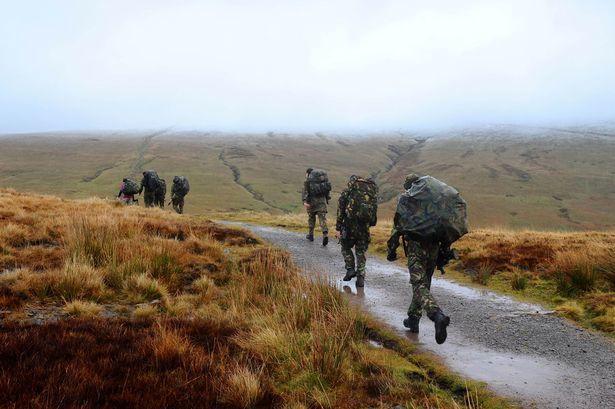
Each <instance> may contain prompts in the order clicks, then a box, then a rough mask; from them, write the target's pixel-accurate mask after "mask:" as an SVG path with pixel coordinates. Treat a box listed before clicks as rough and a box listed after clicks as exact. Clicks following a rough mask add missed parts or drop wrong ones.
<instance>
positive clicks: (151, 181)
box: [143, 170, 160, 191]
mask: <svg viewBox="0 0 615 409" xmlns="http://www.w3.org/2000/svg"><path fill="white" fill-rule="evenodd" d="M143 179H144V180H145V184H144V186H145V188H146V189H147V190H151V191H155V190H156V189H158V188H159V187H160V177H159V176H158V173H156V171H155V170H148V171H146V172H145V173H144V174H143Z"/></svg>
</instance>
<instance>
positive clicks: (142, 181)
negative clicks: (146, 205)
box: [139, 178, 145, 194]
mask: <svg viewBox="0 0 615 409" xmlns="http://www.w3.org/2000/svg"><path fill="white" fill-rule="evenodd" d="M144 186H145V178H143V179H141V184H140V185H139V194H141V193H142V192H143V187H144Z"/></svg>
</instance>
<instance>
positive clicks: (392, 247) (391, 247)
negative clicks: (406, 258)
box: [387, 213, 401, 261]
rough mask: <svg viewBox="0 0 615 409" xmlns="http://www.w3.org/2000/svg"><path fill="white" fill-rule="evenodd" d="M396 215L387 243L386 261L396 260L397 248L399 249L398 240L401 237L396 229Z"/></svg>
mask: <svg viewBox="0 0 615 409" xmlns="http://www.w3.org/2000/svg"><path fill="white" fill-rule="evenodd" d="M397 217H398V215H397V213H396V214H395V218H394V219H393V229H391V236H390V237H389V240H388V241H387V248H388V254H387V260H389V261H394V260H396V259H397V247H399V238H400V237H401V232H400V231H399V230H398V229H397Z"/></svg>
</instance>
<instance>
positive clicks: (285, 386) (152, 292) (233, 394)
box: [0, 190, 509, 408]
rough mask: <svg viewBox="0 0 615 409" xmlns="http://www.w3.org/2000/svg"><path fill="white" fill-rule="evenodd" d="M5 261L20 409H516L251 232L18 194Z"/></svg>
mask: <svg viewBox="0 0 615 409" xmlns="http://www.w3.org/2000/svg"><path fill="white" fill-rule="evenodd" d="M0 246H1V247H0V254H1V257H0V263H1V264H0V271H1V272H0V310H2V317H3V320H2V321H1V323H0V396H2V397H3V403H4V405H6V406H8V407H60V406H61V407H134V406H143V407H152V408H157V407H185V408H192V407H194V408H196V407H199V408H203V407H204V408H209V407H211V408H214V407H228V408H250V407H287V408H308V407H335V408H338V407H339V408H352V407H394V406H395V405H400V404H401V405H403V406H405V407H409V408H418V407H421V408H459V407H470V408H477V407H483V408H497V407H508V406H509V404H508V403H506V402H505V401H503V400H501V399H499V398H497V397H495V396H493V395H492V394H491V393H490V392H488V391H487V390H486V388H485V387H484V386H483V385H480V384H476V383H472V382H468V381H465V380H464V379H462V378H460V377H458V376H455V375H453V374H451V373H450V372H449V371H448V370H447V369H446V368H444V367H442V366H440V365H439V364H438V363H437V362H435V361H434V360H433V359H431V358H430V357H428V356H426V355H422V354H420V353H417V352H416V351H415V350H414V347H413V346H412V345H411V344H410V343H408V342H407V341H404V340H401V339H400V338H398V337H396V336H394V335H391V334H389V333H387V332H386V330H384V329H383V328H381V326H380V325H379V324H378V323H377V322H375V321H373V320H371V319H370V318H369V317H367V316H365V315H363V314H362V313H361V312H359V311H358V310H357V309H356V308H354V307H353V306H351V305H350V304H349V303H348V301H347V300H346V298H345V297H343V296H342V295H341V294H340V293H339V292H338V291H337V290H336V289H335V288H333V287H331V286H330V285H328V283H325V282H320V283H319V282H316V283H313V282H308V281H307V280H305V279H303V278H302V277H301V276H300V275H299V274H298V270H297V268H296V266H294V265H293V264H292V262H291V261H290V257H288V255H287V254H286V253H284V252H282V251H279V250H276V249H271V248H269V247H267V246H265V245H263V244H262V243H260V242H259V241H258V240H257V239H255V238H254V237H252V236H251V235H250V234H248V233H247V232H245V231H242V230H237V229H229V228H226V227H222V226H219V225H217V224H215V223H211V222H209V221H205V220H201V219H197V218H190V217H182V216H178V215H173V214H170V213H168V212H162V211H160V210H149V211H148V210H145V209H141V208H133V207H122V206H118V205H116V204H113V203H109V202H105V201H102V200H87V201H64V200H60V199H57V198H54V197H49V196H33V195H25V194H18V193H16V192H14V191H7V190H5V191H0ZM370 340H372V341H373V340H376V341H378V342H380V344H381V345H383V346H384V347H379V346H376V345H373V343H370V342H369V341H370Z"/></svg>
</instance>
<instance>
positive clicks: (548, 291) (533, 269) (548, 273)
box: [216, 212, 615, 333]
mask: <svg viewBox="0 0 615 409" xmlns="http://www.w3.org/2000/svg"><path fill="white" fill-rule="evenodd" d="M216 217H218V218H223V219H229V220H240V221H247V222H252V223H257V224H264V225H269V226H276V227H282V228H285V229H289V230H294V231H302V232H303V231H306V229H307V217H306V215H305V214H304V213H294V214H286V215H272V214H269V213H262V212H261V213H258V212H241V213H233V214H224V213H220V214H217V215H216ZM331 224H332V221H331V222H330V225H331ZM391 228H392V221H391V220H387V219H384V220H379V222H378V225H377V226H376V227H374V228H372V229H371V234H372V242H371V244H370V252H372V253H375V254H379V255H380V256H385V255H386V253H387V246H386V242H387V240H388V238H389V235H390V232H391ZM453 247H455V248H456V249H457V250H458V251H459V253H460V256H461V261H460V262H458V263H454V262H453V263H451V265H449V266H447V268H446V269H447V270H448V271H452V272H453V273H454V272H455V270H457V271H458V272H461V274H457V275H456V276H455V277H457V278H459V279H461V280H463V281H464V282H469V283H477V284H480V285H486V286H489V287H490V288H492V289H495V290H498V291H504V292H513V293H514V294H516V295H522V296H523V298H524V299H530V300H532V301H535V302H541V303H547V304H548V305H549V306H556V304H559V303H561V302H565V301H567V300H575V301H578V305H579V306H580V308H582V311H581V312H578V311H577V313H573V314H568V313H566V314H564V313H563V314H564V315H566V316H568V317H569V318H572V319H575V320H577V321H579V322H581V323H582V324H584V325H586V326H588V327H591V328H597V329H600V330H602V331H605V332H607V333H613V332H614V331H613V330H612V328H613V326H614V325H615V321H611V319H612V318H611V317H612V312H609V313H607V311H611V310H610V309H609V308H615V300H614V298H615V232H614V231H586V232H548V231H532V230H510V229H502V228H500V229H498V228H492V229H478V230H474V231H472V232H471V233H469V234H467V235H466V236H464V237H463V238H462V239H461V240H459V241H458V242H457V243H455V244H454V246H453ZM402 256H403V253H402V250H401V249H398V257H399V259H400V261H399V262H400V263H404V262H405V259H404V257H402ZM596 304H599V307H597V306H596ZM564 309H565V308H564ZM562 311H563V310H562ZM609 314H610V315H609Z"/></svg>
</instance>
